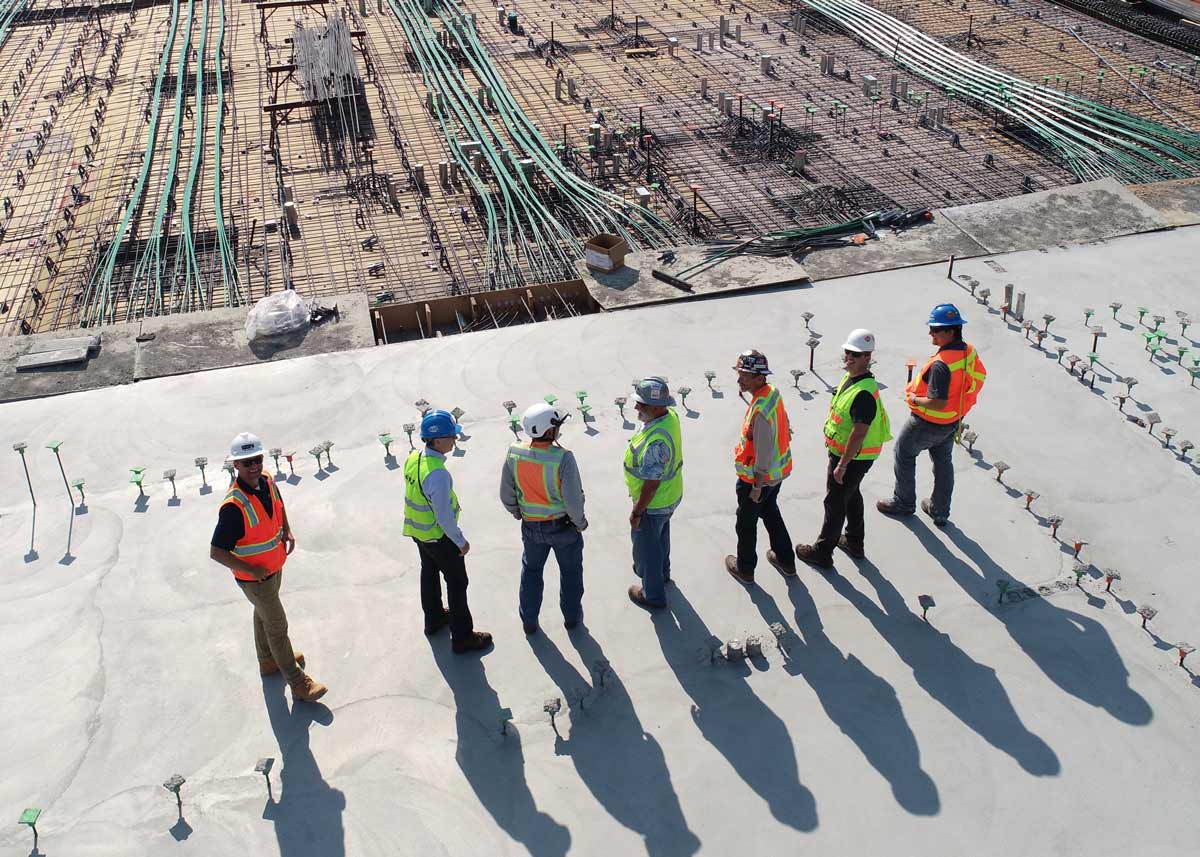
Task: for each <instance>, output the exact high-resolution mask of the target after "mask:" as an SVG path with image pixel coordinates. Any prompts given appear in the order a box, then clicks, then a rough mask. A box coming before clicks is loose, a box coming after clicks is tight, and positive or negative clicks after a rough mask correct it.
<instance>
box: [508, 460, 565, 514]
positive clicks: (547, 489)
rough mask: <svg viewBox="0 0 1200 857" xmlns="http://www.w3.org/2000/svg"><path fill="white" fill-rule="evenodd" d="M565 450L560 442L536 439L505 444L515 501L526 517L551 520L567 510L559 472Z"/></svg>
mask: <svg viewBox="0 0 1200 857" xmlns="http://www.w3.org/2000/svg"><path fill="white" fill-rule="evenodd" d="M565 452H566V451H565V450H564V449H563V448H562V447H561V446H552V445H551V444H550V443H549V442H543V441H537V440H535V441H529V442H526V443H514V444H513V445H512V446H510V447H509V448H508V463H509V466H511V467H512V469H513V481H514V482H516V487H517V505H519V506H520V507H521V517H522V518H524V519H525V520H526V521H551V520H554V519H555V518H561V517H563V516H564V515H566V514H567V504H566V502H564V501H563V497H562V477H561V476H560V474H559V468H560V467H561V466H562V461H563V456H564V454H565Z"/></svg>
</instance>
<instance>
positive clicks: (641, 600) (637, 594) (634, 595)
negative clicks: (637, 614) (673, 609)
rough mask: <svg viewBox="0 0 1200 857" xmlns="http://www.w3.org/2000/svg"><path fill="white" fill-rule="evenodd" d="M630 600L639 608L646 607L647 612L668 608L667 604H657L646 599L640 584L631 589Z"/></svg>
mask: <svg viewBox="0 0 1200 857" xmlns="http://www.w3.org/2000/svg"><path fill="white" fill-rule="evenodd" d="M629 600H630V601H632V602H633V603H634V604H636V605H637V606H638V607H645V608H646V609H647V610H661V609H663V608H664V607H666V606H667V605H666V604H656V603H654V602H653V601H649V600H647V598H646V592H645V590H643V589H642V587H641V586H639V585H638V584H636V583H635V584H634V585H633V586H631V587H629Z"/></svg>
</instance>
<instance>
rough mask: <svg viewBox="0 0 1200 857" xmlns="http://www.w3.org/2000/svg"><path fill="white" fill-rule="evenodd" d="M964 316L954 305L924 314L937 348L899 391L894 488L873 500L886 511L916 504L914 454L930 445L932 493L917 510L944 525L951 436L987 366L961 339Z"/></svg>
mask: <svg viewBox="0 0 1200 857" xmlns="http://www.w3.org/2000/svg"><path fill="white" fill-rule="evenodd" d="M964 324H966V320H965V319H964V318H963V317H962V315H961V314H960V313H959V311H958V308H957V307H956V306H954V304H938V305H937V306H935V307H934V308H933V310H932V312H930V314H929V339H930V340H931V341H932V342H933V344H934V345H935V346H936V347H937V349H938V350H937V353H936V354H934V355H933V356H932V357H930V358H929V361H928V362H927V363H926V364H925V365H924V366H923V367H922V368H921V371H920V372H919V373H918V374H917V375H916V376H915V377H914V378H913V379H912V381H910V382H909V384H908V386H907V387H906V388H905V391H904V399H905V402H906V403H907V404H908V407H909V410H911V411H912V415H911V416H910V417H909V419H908V422H907V423H905V424H904V428H902V429H901V430H900V436H899V437H898V438H897V439H896V453H895V456H894V466H895V471H896V487H895V488H894V489H893V491H892V498H891V499H890V500H880V501H879V502H878V503H876V504H875V506H876V508H878V509H879V511H881V512H883V513H884V514H885V515H896V516H901V515H911V514H913V513H914V512H915V511H916V507H917V456H918V455H920V454H921V453H922V452H924V451H925V450H929V457H930V458H931V459H932V460H933V494H932V497H931V498H929V499H925V500H922V501H921V510H922V511H923V512H924V513H925V514H926V515H928V516H929V517H931V518H932V519H933V522H934V523H935V524H937V525H938V526H939V527H944V526H945V525H946V523H947V521H948V520H949V518H950V499H951V496H952V495H953V493H954V461H953V459H952V453H953V451H954V441H955V438H956V437H957V436H958V432H959V428H960V425H961V423H962V418H963V417H964V416H966V415H967V412H968V411H970V410H971V408H972V407H973V406H974V405H975V400H976V399H977V398H978V397H979V391H980V390H981V389H982V388H983V382H984V380H986V378H987V369H986V368H985V367H984V365H983V361H982V360H981V359H980V358H979V355H978V354H977V353H976V351H975V348H974V346H972V345H970V344H969V343H967V342H964V341H963V338H962V326H963V325H964Z"/></svg>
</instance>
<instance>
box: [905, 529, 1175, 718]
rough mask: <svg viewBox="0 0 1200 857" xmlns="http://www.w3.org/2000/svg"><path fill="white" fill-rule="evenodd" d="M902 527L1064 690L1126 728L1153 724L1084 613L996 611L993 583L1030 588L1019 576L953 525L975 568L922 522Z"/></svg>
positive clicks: (1046, 607)
mask: <svg viewBox="0 0 1200 857" xmlns="http://www.w3.org/2000/svg"><path fill="white" fill-rule="evenodd" d="M904 522H905V525H906V526H907V527H908V528H909V529H910V530H912V532H913V534H914V535H916V537H917V539H918V540H919V541H920V542H921V545H922V546H923V547H924V548H925V550H926V551H927V552H928V553H929V555H930V556H931V557H932V558H933V559H935V560H937V562H939V563H940V564H941V565H942V567H943V568H945V569H946V571H947V572H948V573H949V574H950V577H951V578H952V579H953V580H954V582H955V583H957V584H958V585H959V586H961V587H962V589H963V591H964V592H965V593H967V594H968V595H969V596H971V597H972V598H974V599H975V600H976V601H977V602H978V603H979V604H980V605H981V606H983V607H984V608H985V609H986V610H987V611H988V612H989V613H991V614H992V615H993V616H995V617H996V619H997V620H998V621H999V622H1001V623H1002V624H1003V625H1004V627H1005V630H1007V631H1008V633H1009V636H1011V637H1012V639H1013V641H1014V642H1015V643H1016V644H1017V645H1018V646H1020V647H1021V650H1022V651H1024V652H1025V654H1026V655H1028V656H1029V657H1030V659H1032V660H1033V662H1034V663H1035V664H1037V665H1038V668H1039V669H1041V670H1042V672H1043V673H1045V674H1046V677H1047V678H1049V679H1050V680H1051V681H1053V682H1054V683H1055V684H1057V685H1058V686H1059V687H1060V688H1062V690H1064V691H1066V692H1067V693H1069V694H1071V695H1072V696H1074V697H1077V698H1078V699H1081V700H1083V701H1084V702H1086V703H1088V704H1089V705H1094V706H1096V707H1097V708H1103V709H1104V710H1105V711H1107V712H1108V713H1109V714H1111V715H1112V716H1113V717H1115V718H1117V719H1118V720H1120V721H1121V722H1123V723H1129V724H1131V725H1134V726H1144V725H1145V724H1147V723H1149V722H1150V721H1151V719H1153V717H1154V712H1153V711H1152V710H1151V708H1150V704H1149V703H1148V702H1146V700H1145V699H1143V698H1142V696H1141V695H1140V694H1139V693H1138V692H1137V691H1135V690H1134V689H1133V688H1131V687H1130V686H1129V670H1127V669H1126V668H1125V662H1124V661H1123V660H1121V656H1120V654H1118V653H1117V649H1116V646H1114V645H1113V641H1112V638H1110V637H1109V636H1108V632H1107V631H1106V630H1104V626H1103V625H1101V624H1100V623H1099V622H1097V621H1096V620H1094V619H1092V618H1091V617H1089V616H1085V615H1084V614H1082V613H1076V612H1075V611H1073V610H1066V609H1063V608H1060V607H1057V606H1055V605H1054V604H1053V603H1052V601H1051V600H1050V599H1048V598H1030V599H1028V600H1026V601H1023V602H1020V603H1019V604H1011V605H1007V606H1001V607H999V608H997V605H996V602H995V598H996V594H995V593H996V592H997V590H996V588H995V581H997V580H1000V579H1001V578H1004V579H1009V580H1012V581H1013V586H1012V588H1013V589H1021V588H1024V587H1025V586H1026V585H1027V584H1025V583H1023V582H1022V581H1021V578H1020V577H1019V576H1018V575H1015V574H1013V573H1012V571H1011V570H1010V569H1006V568H1004V567H1003V566H1001V565H1000V564H999V563H997V562H996V561H995V560H993V559H992V558H991V556H990V555H989V554H988V553H987V551H985V550H984V549H983V548H981V547H980V546H979V545H978V544H977V543H976V542H975V541H973V540H972V539H971V538H969V537H968V536H967V535H966V534H965V533H963V531H962V530H960V529H958V528H957V527H955V526H953V525H951V526H949V527H947V528H946V534H947V535H948V536H949V538H950V541H951V542H952V543H953V544H954V545H955V547H957V548H958V549H959V550H961V551H962V552H963V554H964V555H966V557H967V558H968V559H969V560H970V561H971V562H973V563H975V567H974V568H973V567H972V566H971V565H969V564H968V563H966V562H963V561H962V560H961V559H959V558H958V557H957V556H955V555H954V554H953V553H951V552H950V550H949V549H948V548H947V547H946V546H945V545H944V544H943V543H942V541H941V539H939V538H938V537H937V536H936V535H935V534H934V533H932V532H930V531H929V528H928V527H926V526H925V525H924V524H923V523H921V522H919V521H917V520H915V519H913V518H906V519H904Z"/></svg>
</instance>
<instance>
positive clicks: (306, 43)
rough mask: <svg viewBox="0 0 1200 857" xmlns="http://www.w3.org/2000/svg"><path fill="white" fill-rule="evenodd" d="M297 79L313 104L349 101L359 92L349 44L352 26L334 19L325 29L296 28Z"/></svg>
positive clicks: (340, 19)
mask: <svg viewBox="0 0 1200 857" xmlns="http://www.w3.org/2000/svg"><path fill="white" fill-rule="evenodd" d="M292 45H293V46H294V48H295V56H296V76H297V77H298V78H299V79H300V85H301V86H302V87H303V89H304V97H305V98H307V99H308V100H310V101H323V100H325V99H329V98H347V97H349V96H351V95H353V94H355V93H356V92H357V91H358V85H359V75H358V64H357V63H356V62H355V61H354V48H353V45H351V43H350V27H349V25H348V24H347V23H346V20H345V19H344V18H340V17H335V18H333V19H332V20H330V21H329V23H327V24H326V25H325V26H323V27H304V26H302V25H300V24H297V25H296V29H295V31H294V32H293V33H292Z"/></svg>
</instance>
